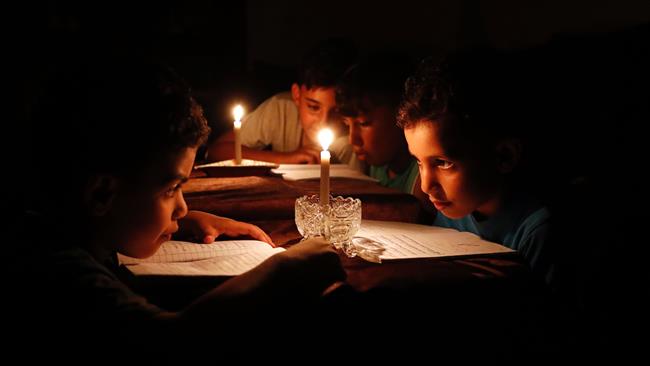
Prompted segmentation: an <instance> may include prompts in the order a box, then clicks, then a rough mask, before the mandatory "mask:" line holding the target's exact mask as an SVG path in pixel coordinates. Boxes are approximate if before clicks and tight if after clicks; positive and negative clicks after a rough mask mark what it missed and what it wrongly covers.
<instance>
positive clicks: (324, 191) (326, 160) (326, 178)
mask: <svg viewBox="0 0 650 366" xmlns="http://www.w3.org/2000/svg"><path fill="white" fill-rule="evenodd" d="M333 140H334V134H333V133H332V130H330V129H327V128H326V129H323V130H321V131H320V132H319V133H318V142H320V144H321V146H322V147H323V151H321V152H320V203H321V205H323V206H324V207H327V206H329V204H330V157H331V155H330V152H329V151H327V148H329V146H330V144H331V143H332V141H333Z"/></svg>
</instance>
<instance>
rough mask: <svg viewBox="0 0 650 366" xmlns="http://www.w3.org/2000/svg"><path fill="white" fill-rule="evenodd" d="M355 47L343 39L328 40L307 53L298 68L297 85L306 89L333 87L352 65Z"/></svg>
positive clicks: (355, 52) (354, 57) (355, 55)
mask: <svg viewBox="0 0 650 366" xmlns="http://www.w3.org/2000/svg"><path fill="white" fill-rule="evenodd" d="M357 52H358V49H357V46H356V45H355V44H354V43H353V42H351V41H349V40H346V39H343V38H329V39H326V40H324V41H321V42H320V43H318V44H317V45H316V46H315V47H314V48H312V49H310V50H309V51H307V53H306V54H305V55H304V56H303V58H302V60H301V62H300V65H299V67H298V80H297V81H298V84H300V85H305V86H306V87H307V89H312V88H316V87H333V86H335V85H336V83H337V82H338V80H339V78H340V77H341V75H343V73H344V72H345V71H346V70H347V69H348V68H349V67H350V65H352V64H354V62H355V59H356V57H357Z"/></svg>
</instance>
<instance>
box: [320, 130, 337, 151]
mask: <svg viewBox="0 0 650 366" xmlns="http://www.w3.org/2000/svg"><path fill="white" fill-rule="evenodd" d="M332 141H334V132H332V130H330V129H329V128H324V129H322V130H320V132H318V142H319V143H320V145H321V146H322V147H323V150H327V148H328V147H330V145H331V144H332Z"/></svg>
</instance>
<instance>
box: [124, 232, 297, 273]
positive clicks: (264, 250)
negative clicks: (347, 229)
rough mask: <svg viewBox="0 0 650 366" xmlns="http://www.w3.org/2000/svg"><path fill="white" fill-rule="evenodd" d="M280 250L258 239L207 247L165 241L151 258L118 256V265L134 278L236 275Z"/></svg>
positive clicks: (207, 245) (282, 249)
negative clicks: (122, 266) (149, 276)
mask: <svg viewBox="0 0 650 366" xmlns="http://www.w3.org/2000/svg"><path fill="white" fill-rule="evenodd" d="M281 251H284V248H273V247H272V246H270V245H269V244H267V243H265V242H263V241H259V240H228V241H217V242H214V243H211V244H196V243H189V242H182V241H168V242H165V243H163V244H162V245H161V246H160V249H158V251H157V252H156V253H155V254H154V255H153V256H151V257H149V258H146V259H137V258H131V257H127V256H125V255H121V254H118V259H119V261H120V264H123V265H124V266H126V268H127V269H129V270H130V271H131V272H132V273H134V274H135V275H169V276H236V275H239V274H242V273H244V272H246V271H248V270H250V269H252V268H253V267H255V266H257V265H258V264H260V263H262V262H263V261H264V260H266V259H267V258H268V257H270V256H272V255H274V254H276V253H278V252H281Z"/></svg>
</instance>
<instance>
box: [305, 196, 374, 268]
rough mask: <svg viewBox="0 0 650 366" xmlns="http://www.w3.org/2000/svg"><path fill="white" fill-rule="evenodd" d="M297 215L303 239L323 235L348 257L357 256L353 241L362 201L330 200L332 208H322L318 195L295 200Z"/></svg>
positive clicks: (350, 198) (348, 199)
mask: <svg viewBox="0 0 650 366" xmlns="http://www.w3.org/2000/svg"><path fill="white" fill-rule="evenodd" d="M295 214H296V216H295V220H296V226H297V227H298V231H299V232H300V235H302V237H303V239H307V238H311V237H314V236H324V237H325V238H326V239H328V240H329V241H330V242H332V244H333V245H334V246H335V247H336V248H337V249H341V250H343V251H344V252H345V254H347V255H348V256H350V257H354V256H355V255H357V251H356V249H355V246H354V244H353V242H352V238H353V237H354V235H355V234H356V233H357V231H359V227H360V226H361V200H359V199H357V198H352V197H341V196H338V197H330V200H329V206H326V207H323V206H322V205H321V204H320V199H319V196H318V195H311V196H302V197H300V198H298V199H296V204H295Z"/></svg>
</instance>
